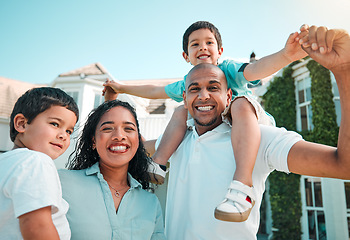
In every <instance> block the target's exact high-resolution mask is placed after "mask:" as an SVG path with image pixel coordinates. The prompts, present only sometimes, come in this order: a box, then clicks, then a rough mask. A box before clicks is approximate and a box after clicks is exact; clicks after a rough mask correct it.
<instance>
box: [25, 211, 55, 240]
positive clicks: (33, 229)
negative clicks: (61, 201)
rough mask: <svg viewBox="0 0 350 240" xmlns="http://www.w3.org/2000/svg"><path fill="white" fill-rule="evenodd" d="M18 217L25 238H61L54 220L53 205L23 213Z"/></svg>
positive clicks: (44, 239)
mask: <svg viewBox="0 0 350 240" xmlns="http://www.w3.org/2000/svg"><path fill="white" fill-rule="evenodd" d="M18 219H19V227H20V230H21V233H22V236H23V239H25V240H27V239H28V240H29V239H33V240H34V239H35V240H40V239H43V240H46V239H57V240H59V239H60V238H59V236H58V233H57V230H56V227H55V225H54V224H53V222H52V217H51V207H44V208H40V209H38V210H35V211H32V212H29V213H26V214H23V215H21V216H19V218H18Z"/></svg>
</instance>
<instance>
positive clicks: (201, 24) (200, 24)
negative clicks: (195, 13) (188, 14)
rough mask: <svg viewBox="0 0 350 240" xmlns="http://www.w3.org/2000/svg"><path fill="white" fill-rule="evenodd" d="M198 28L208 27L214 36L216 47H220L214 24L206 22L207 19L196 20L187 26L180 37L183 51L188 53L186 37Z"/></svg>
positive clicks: (220, 41) (219, 37)
mask: <svg viewBox="0 0 350 240" xmlns="http://www.w3.org/2000/svg"><path fill="white" fill-rule="evenodd" d="M199 29H209V30H210V31H211V32H212V33H213V34H214V36H215V39H216V41H217V43H218V49H220V48H221V47H222V40H221V35H220V32H219V30H218V29H217V28H216V27H215V26H214V24H212V23H210V22H207V21H198V22H195V23H193V24H192V25H191V26H189V27H188V28H187V29H186V31H185V33H184V35H183V37H182V49H183V51H184V52H185V53H186V54H187V55H188V38H189V37H190V35H191V33H193V32H194V31H197V30H199Z"/></svg>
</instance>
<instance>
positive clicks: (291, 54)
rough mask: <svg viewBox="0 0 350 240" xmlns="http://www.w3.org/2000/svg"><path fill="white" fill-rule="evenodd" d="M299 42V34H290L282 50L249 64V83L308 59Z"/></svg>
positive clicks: (247, 71)
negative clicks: (295, 62) (304, 58)
mask: <svg viewBox="0 0 350 240" xmlns="http://www.w3.org/2000/svg"><path fill="white" fill-rule="evenodd" d="M301 30H303V29H301ZM298 40H299V34H298V33H297V32H295V33H292V34H290V35H289V37H288V40H287V42H286V45H285V47H284V48H283V49H282V50H280V51H279V52H276V53H274V54H271V55H268V56H266V57H263V58H261V59H259V60H258V61H256V62H254V63H250V64H248V65H247V67H246V68H245V69H244V77H245V78H246V79H247V80H248V81H254V80H259V79H262V78H265V77H268V76H270V75H272V74H274V73H275V72H277V71H278V70H280V69H282V68H283V67H285V66H287V65H288V64H290V63H292V62H294V61H296V60H299V59H301V58H303V57H306V56H307V54H306V52H305V51H304V50H303V49H302V48H301V46H300V44H299V43H298Z"/></svg>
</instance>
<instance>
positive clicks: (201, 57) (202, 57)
mask: <svg viewBox="0 0 350 240" xmlns="http://www.w3.org/2000/svg"><path fill="white" fill-rule="evenodd" d="M208 57H209V56H200V57H198V58H199V59H204V58H208Z"/></svg>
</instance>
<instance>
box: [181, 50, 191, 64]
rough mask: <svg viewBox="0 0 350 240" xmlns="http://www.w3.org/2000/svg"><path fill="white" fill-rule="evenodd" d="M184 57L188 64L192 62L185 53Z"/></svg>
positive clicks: (183, 53)
mask: <svg viewBox="0 0 350 240" xmlns="http://www.w3.org/2000/svg"><path fill="white" fill-rule="evenodd" d="M182 56H183V58H184V59H185V61H186V62H188V63H189V62H190V59H189V58H188V56H187V54H186V53H185V52H182Z"/></svg>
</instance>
